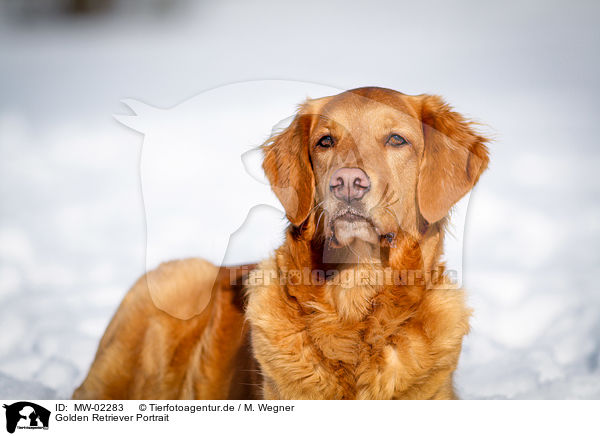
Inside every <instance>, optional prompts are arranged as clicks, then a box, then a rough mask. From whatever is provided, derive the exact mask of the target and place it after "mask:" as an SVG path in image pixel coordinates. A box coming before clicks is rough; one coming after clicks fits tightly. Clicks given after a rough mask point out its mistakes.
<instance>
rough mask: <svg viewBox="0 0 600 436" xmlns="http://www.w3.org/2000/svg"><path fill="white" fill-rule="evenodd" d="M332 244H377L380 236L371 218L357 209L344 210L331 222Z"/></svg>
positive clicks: (339, 245)
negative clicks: (360, 242) (361, 242)
mask: <svg viewBox="0 0 600 436" xmlns="http://www.w3.org/2000/svg"><path fill="white" fill-rule="evenodd" d="M329 227H330V228H329V230H330V232H331V244H332V245H333V246H334V247H335V246H337V247H342V246H350V245H352V244H353V243H355V242H357V241H364V242H367V243H369V244H373V245H374V244H377V243H378V242H379V240H380V234H379V232H378V231H377V226H376V225H375V224H374V223H373V221H372V220H371V218H370V217H369V216H367V215H365V214H364V213H362V212H360V211H358V210H355V209H342V210H340V211H338V212H337V213H336V214H335V215H334V216H333V217H332V218H331V221H330V226H329Z"/></svg>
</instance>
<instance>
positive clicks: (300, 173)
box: [263, 105, 315, 226]
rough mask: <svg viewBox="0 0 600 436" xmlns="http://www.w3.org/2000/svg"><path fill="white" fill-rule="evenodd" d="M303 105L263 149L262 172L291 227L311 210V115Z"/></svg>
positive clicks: (296, 224)
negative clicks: (286, 125)
mask: <svg viewBox="0 0 600 436" xmlns="http://www.w3.org/2000/svg"><path fill="white" fill-rule="evenodd" d="M306 107H307V105H304V106H303V107H302V108H301V109H300V111H299V112H298V114H297V115H296V117H295V118H294V120H293V121H292V123H291V124H290V126H289V127H288V128H286V129H285V130H283V131H282V132H281V133H279V134H277V135H274V136H273V137H272V138H270V139H269V140H268V141H267V142H266V143H265V145H264V146H263V151H264V155H265V157H264V160H263V169H264V171H265V174H266V175H267V178H268V179H269V182H270V183H271V188H272V189H273V192H274V193H275V195H276V196H277V198H278V199H279V201H280V202H281V204H282V205H283V207H284V209H285V212H286V215H287V217H288V219H289V221H290V222H291V223H292V224H293V225H294V226H299V225H300V224H302V223H303V222H304V221H305V220H306V218H307V217H308V215H309V214H310V211H311V210H312V208H313V202H314V197H315V179H314V175H313V170H312V165H311V163H310V157H309V148H308V142H309V135H310V127H311V124H312V119H313V118H314V116H315V115H314V114H308V113H306Z"/></svg>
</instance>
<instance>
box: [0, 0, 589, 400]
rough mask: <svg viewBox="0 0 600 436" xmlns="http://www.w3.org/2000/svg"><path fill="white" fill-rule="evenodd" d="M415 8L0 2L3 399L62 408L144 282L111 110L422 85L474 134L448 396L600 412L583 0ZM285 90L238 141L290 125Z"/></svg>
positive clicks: (131, 187) (123, 150)
mask: <svg viewBox="0 0 600 436" xmlns="http://www.w3.org/2000/svg"><path fill="white" fill-rule="evenodd" d="M9 3H10V2H9ZM9 3H6V4H9ZM417 3H418V2H407V4H405V5H403V4H402V3H398V2H372V3H371V4H370V6H369V9H368V10H367V9H361V8H360V7H359V6H353V5H350V4H348V3H347V2H344V3H342V2H330V3H328V4H327V5H321V4H319V6H317V4H316V3H315V4H314V5H312V6H311V5H310V2H308V3H307V4H304V5H303V6H302V8H299V9H298V10H295V9H293V8H291V7H289V6H285V5H283V4H281V3H279V2H277V3H275V2H273V3H269V2H262V3H261V4H260V5H257V4H254V5H252V6H250V4H247V5H246V4H242V3H233V2H219V3H218V5H217V4H216V3H214V4H212V5H211V6H209V5H204V4H201V5H200V6H195V7H192V6H191V5H188V4H187V3H185V2H181V6H180V7H179V8H175V9H174V10H172V11H170V12H169V11H163V12H162V13H160V14H156V13H153V12H152V10H151V9H148V10H146V9H144V11H143V13H142V14H139V16H132V15H131V12H130V11H129V10H125V11H122V12H121V13H114V14H109V15H106V16H103V17H100V18H96V19H93V20H92V19H87V18H79V19H76V20H73V19H70V20H67V19H65V18H61V17H59V16H56V17H53V18H52V19H35V17H34V18H31V17H29V18H27V19H26V20H25V19H24V18H15V15H14V13H11V11H10V10H9V9H7V8H6V7H5V6H3V7H2V9H0V64H1V65H2V68H1V70H2V72H1V73H0V95H2V99H0V156H1V157H0V397H2V398H64V397H68V396H69V395H70V393H71V391H72V389H73V388H74V387H75V386H76V385H77V384H78V383H80V381H81V380H82V378H83V377H84V375H85V372H86V370H87V368H88V366H89V364H90V362H91V360H92V358H93V354H94V352H95V349H96V346H97V342H98V340H99V338H100V336H101V334H102V332H103V330H104V328H105V327H106V325H107V323H108V321H109V319H110V316H111V315H112V313H113V312H114V310H115V309H116V306H117V304H118V302H119V301H120V299H121V298H122V296H123V294H124V292H125V291H126V289H127V288H128V287H129V286H130V285H131V284H132V283H133V281H134V280H135V279H136V277H137V276H139V275H140V274H142V273H143V272H144V270H145V268H146V259H145V250H146V232H145V223H146V220H145V218H147V216H146V212H147V211H145V209H144V205H143V203H142V197H141V186H140V169H139V159H140V155H141V147H142V141H143V138H142V136H141V135H140V134H139V133H136V132H134V131H132V130H130V129H128V128H126V127H125V126H123V125H121V124H119V123H118V122H116V121H115V120H114V119H113V118H112V114H114V113H128V110H127V109H126V108H125V107H124V106H123V105H122V104H121V103H119V101H120V100H122V99H124V98H135V99H138V100H142V101H145V102H146V103H149V104H152V105H156V106H158V107H163V108H166V107H172V106H175V105H177V104H179V103H181V102H183V101H185V100H188V99H189V98H191V97H194V96H196V95H199V94H201V93H202V91H205V90H206V89H210V88H215V87H217V86H219V85H223V84H227V83H234V82H245V81H250V80H262V79H288V80H300V81H304V82H313V83H320V84H326V85H330V86H332V87H335V88H342V89H347V88H352V87H356V86H364V85H378V86H386V87H390V88H394V89H398V90H402V91H404V92H408V93H421V92H435V93H439V94H441V95H444V96H445V97H446V98H447V99H448V101H450V102H451V103H453V104H454V106H455V107H456V108H457V109H458V110H459V111H461V112H464V113H467V114H469V115H472V116H474V117H476V118H477V119H478V120H479V121H481V122H484V123H486V124H487V125H489V126H490V128H489V129H488V130H490V131H491V132H492V134H493V135H494V137H495V142H494V143H493V145H492V147H491V148H492V165H491V168H490V170H489V172H488V173H487V174H486V175H485V176H484V177H483V178H482V179H481V182H480V185H479V187H478V188H477V189H476V191H475V192H474V194H473V195H472V196H471V201H470V203H469V208H468V214H467V226H466V229H465V236H464V257H463V280H464V284H465V286H466V287H467V289H468V290H469V294H470V302H471V305H472V306H473V307H474V309H475V316H474V319H473V323H472V333H471V334H470V335H469V337H468V338H467V340H466V342H465V346H464V351H463V355H462V357H461V362H460V366H459V371H458V375H457V379H456V384H457V387H458V389H459V392H460V393H461V395H462V396H463V397H465V398H600V367H599V366H600V292H598V287H597V285H596V280H595V278H596V276H597V273H598V266H599V264H600V251H599V250H598V248H597V247H598V244H599V243H600V220H599V218H600V204H599V203H598V195H599V194H600V180H599V177H598V170H597V168H598V167H599V166H600V148H599V147H598V135H597V132H596V131H595V130H596V126H597V125H598V121H599V115H600V108H599V107H598V105H597V103H596V101H595V100H596V97H597V95H598V91H599V85H598V83H597V77H598V76H599V73H600V71H599V69H600V62H599V60H598V54H597V53H598V45H599V44H600V31H599V29H598V27H597V25H596V23H595V17H597V16H598V13H599V12H600V4H598V3H597V2H589V3H588V2H578V3H577V4H575V5H573V4H568V3H567V2H562V3H560V2H550V3H549V2H527V3H526V4H524V3H522V2H514V3H510V2H509V3H506V2H503V3H501V4H500V3H499V4H497V5H484V4H483V3H479V2H475V1H472V2H470V1H464V2H458V3H456V4H452V5H450V3H445V2H440V3H439V4H437V5H432V4H417ZM432 11H436V12H432ZM383 22H385V25H382V23H383ZM312 96H313V97H315V96H316V95H312ZM284 97H285V96H284V95H283V94H282V95H281V96H279V98H276V96H274V97H273V104H274V105H276V106H277V105H279V106H277V107H280V108H281V111H280V115H279V112H278V114H277V116H275V114H271V115H269V116H266V115H265V117H264V119H263V118H261V117H258V118H259V119H257V120H256V123H253V125H256V124H259V127H257V132H255V134H253V135H255V136H252V137H248V138H247V139H244V140H245V141H246V142H245V144H247V145H248V146H250V145H253V144H254V145H255V144H256V142H257V140H259V139H260V138H258V139H257V135H258V136H260V135H261V134H262V135H264V136H266V135H268V134H269V132H270V129H271V128H272V127H273V124H274V123H276V122H278V121H280V120H281V119H282V118H284V117H286V116H288V115H290V113H287V112H286V110H285V107H286V106H285V105H289V106H290V107H291V106H293V105H294V104H296V103H297V101H287V100H286V99H285V98H284ZM273 118H275V119H273ZM261 132H262V133H261ZM239 133H240V132H236V135H239ZM144 145H146V144H144ZM170 248H172V247H166V248H165V250H168V249H170ZM185 249H186V250H189V251H190V252H194V250H195V247H194V246H193V245H190V246H188V247H186V248H185ZM182 250H183V248H182ZM183 251H184V250H183ZM186 254H187V252H186ZM182 255H183V253H182ZM154 261H155V260H154V259H153V260H151V261H150V263H152V262H154Z"/></svg>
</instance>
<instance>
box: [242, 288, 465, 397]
mask: <svg viewBox="0 0 600 436" xmlns="http://www.w3.org/2000/svg"><path fill="white" fill-rule="evenodd" d="M332 291H333V290H332V289H329V290H327V289H325V290H324V292H323V293H322V294H321V295H320V298H316V299H313V300H311V301H308V302H304V303H302V304H301V303H299V302H297V301H290V300H289V299H288V298H286V293H285V292H282V290H281V289H279V286H276V285H272V286H257V287H254V288H253V289H251V292H250V295H249V301H248V310H247V317H248V321H249V323H250V325H251V328H252V346H253V350H254V354H255V357H256V359H257V360H258V362H259V364H260V365H261V370H262V372H263V374H264V376H265V386H264V394H265V396H266V397H267V398H282V399H292V398H293V399H299V398H311V399H325V398H329V399H354V398H357V399H393V398H426V397H431V396H433V395H435V393H436V392H437V391H438V390H439V389H440V388H441V387H442V385H445V384H448V383H449V382H450V383H451V380H449V377H451V373H452V371H453V370H454V368H455V366H456V363H457V360H458V355H459V353H460V346H461V342H462V337H463V336H464V334H465V333H466V332H467V330H468V316H469V310H468V309H467V308H466V307H465V305H464V301H463V300H464V295H463V293H462V292H461V291H457V290H422V289H412V288H408V287H407V288H390V289H376V288H365V289H345V292H347V294H346V297H344V296H343V294H342V295H340V294H339V293H338V294H336V293H335V292H332Z"/></svg>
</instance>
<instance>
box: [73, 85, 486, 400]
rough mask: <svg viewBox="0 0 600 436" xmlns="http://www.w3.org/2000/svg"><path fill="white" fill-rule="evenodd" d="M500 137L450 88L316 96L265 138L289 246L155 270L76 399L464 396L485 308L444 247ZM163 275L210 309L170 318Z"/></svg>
mask: <svg viewBox="0 0 600 436" xmlns="http://www.w3.org/2000/svg"><path fill="white" fill-rule="evenodd" d="M485 142H486V140H485V138H483V137H481V136H480V135H478V134H477V133H476V132H475V131H474V130H473V129H472V127H471V125H470V123H468V122H467V121H465V120H464V118H463V117H462V116H460V115H459V114H457V113H455V112H453V111H452V110H451V109H450V108H449V107H448V106H447V105H446V104H445V103H444V102H443V101H442V100H441V99H440V98H439V97H435V96H425V95H422V96H407V95H404V94H400V93H398V92H395V91H391V90H387V89H381V88H360V89H356V90H352V91H348V92H345V93H342V94H340V95H337V96H332V97H325V98H322V99H318V100H309V101H307V102H306V103H305V104H304V105H302V106H301V108H300V110H299V111H298V114H297V115H296V117H295V119H294V121H293V122H292V124H291V125H290V126H289V127H288V128H287V129H285V130H284V131H282V132H281V133H279V134H277V135H275V136H274V137H273V138H271V139H270V140H269V141H268V142H267V144H266V145H265V146H264V153H265V158H264V162H263V168H264V170H265V173H266V175H267V177H268V178H269V181H270V182H271V186H272V188H273V190H274V192H275V194H276V195H277V196H278V198H279V200H280V201H281V203H282V204H283V206H284V208H285V210H286V214H287V217H288V219H289V221H290V226H289V228H288V230H287V233H286V239H285V242H284V244H283V245H282V246H281V247H280V248H279V249H278V250H277V251H276V252H275V254H274V256H273V257H272V258H269V259H267V260H265V261H263V262H262V263H261V264H259V265H258V266H257V267H255V266H252V267H246V268H237V269H236V268H220V269H219V268H217V267H215V266H212V265H210V264H208V263H207V262H204V261H201V260H194V259H190V260H186V261H177V262H171V263H168V264H164V265H162V266H161V267H159V268H158V269H157V270H155V271H152V272H150V273H148V274H147V275H146V276H144V277H143V278H142V279H140V281H139V282H138V283H137V284H136V285H135V286H134V287H133V288H132V290H131V291H130V292H129V294H128V295H127V296H126V297H125V299H124V301H123V303H122V304H121V307H120V308H119V310H118V312H117V314H116V315H115V317H114V319H113V320H112V321H111V324H110V325H109V327H108V329H107V332H106V333H105V335H104V337H103V339H102V341H101V343H100V346H99V350H98V353H97V355H96V359H95V361H94V363H93V364H92V367H91V369H90V373H89V374H88V377H87V378H86V380H85V381H84V383H83V384H82V386H81V387H80V388H79V389H78V390H77V391H76V392H75V393H74V398H79V399H90V398H94V399H109V398H113V399H117V398H119V399H123V398H140V399H141V398H152V399H168V398H181V399H183V398H187V399H190V398H202V399H225V398H238V399H242V398H247V399H258V398H267V399H452V398H455V397H456V395H455V393H454V389H453V386H452V373H453V372H454V370H455V368H456V365H457V362H458V358H459V355H460V350H461V344H462V338H463V336H464V335H465V334H466V333H467V332H468V328H469V325H468V318H469V314H470V311H469V309H468V308H467V307H466V305H465V302H464V299H465V297H464V293H463V292H462V291H460V290H456V289H453V286H451V283H450V282H449V280H448V279H447V278H446V276H445V274H444V265H443V263H442V262H441V261H440V257H441V254H442V246H443V237H444V229H445V225H446V220H447V215H448V212H449V210H450V208H451V207H452V205H453V204H455V203H456V202H457V201H458V200H459V199H460V198H461V197H462V196H463V195H464V194H465V193H466V192H468V191H469V190H470V189H471V188H472V187H473V186H474V184H475V183H476V182H477V180H478V178H479V176H480V174H481V173H482V172H483V171H484V170H485V168H486V167H487V162H488V155H487V149H486V147H485ZM209 277H211V278H214V277H217V280H216V281H214V285H213V280H208V279H207V278H209ZM149 282H152V283H153V287H154V288H156V289H164V291H161V292H164V293H165V295H166V296H165V295H163V296H162V297H161V298H160V299H162V300H163V301H164V300H168V301H169V303H168V305H169V307H188V306H190V305H192V306H194V305H196V306H197V305H199V306H200V308H201V309H202V310H199V311H191V312H190V313H189V318H187V319H179V318H181V316H180V317H179V318H178V317H173V316H172V315H169V314H168V313H166V312H165V310H161V308H160V307H157V304H156V301H157V299H156V298H155V297H154V298H153V295H152V293H151V292H150V290H149V286H148V283H149ZM173 283H177V289H178V290H179V291H177V292H171V291H169V290H170V289H172V288H173ZM182 290H183V291H182ZM159 306H160V305H159ZM163 309H164V307H163ZM167 312H168V311H167ZM184 312H185V311H184ZM196 313H198V314H196Z"/></svg>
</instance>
